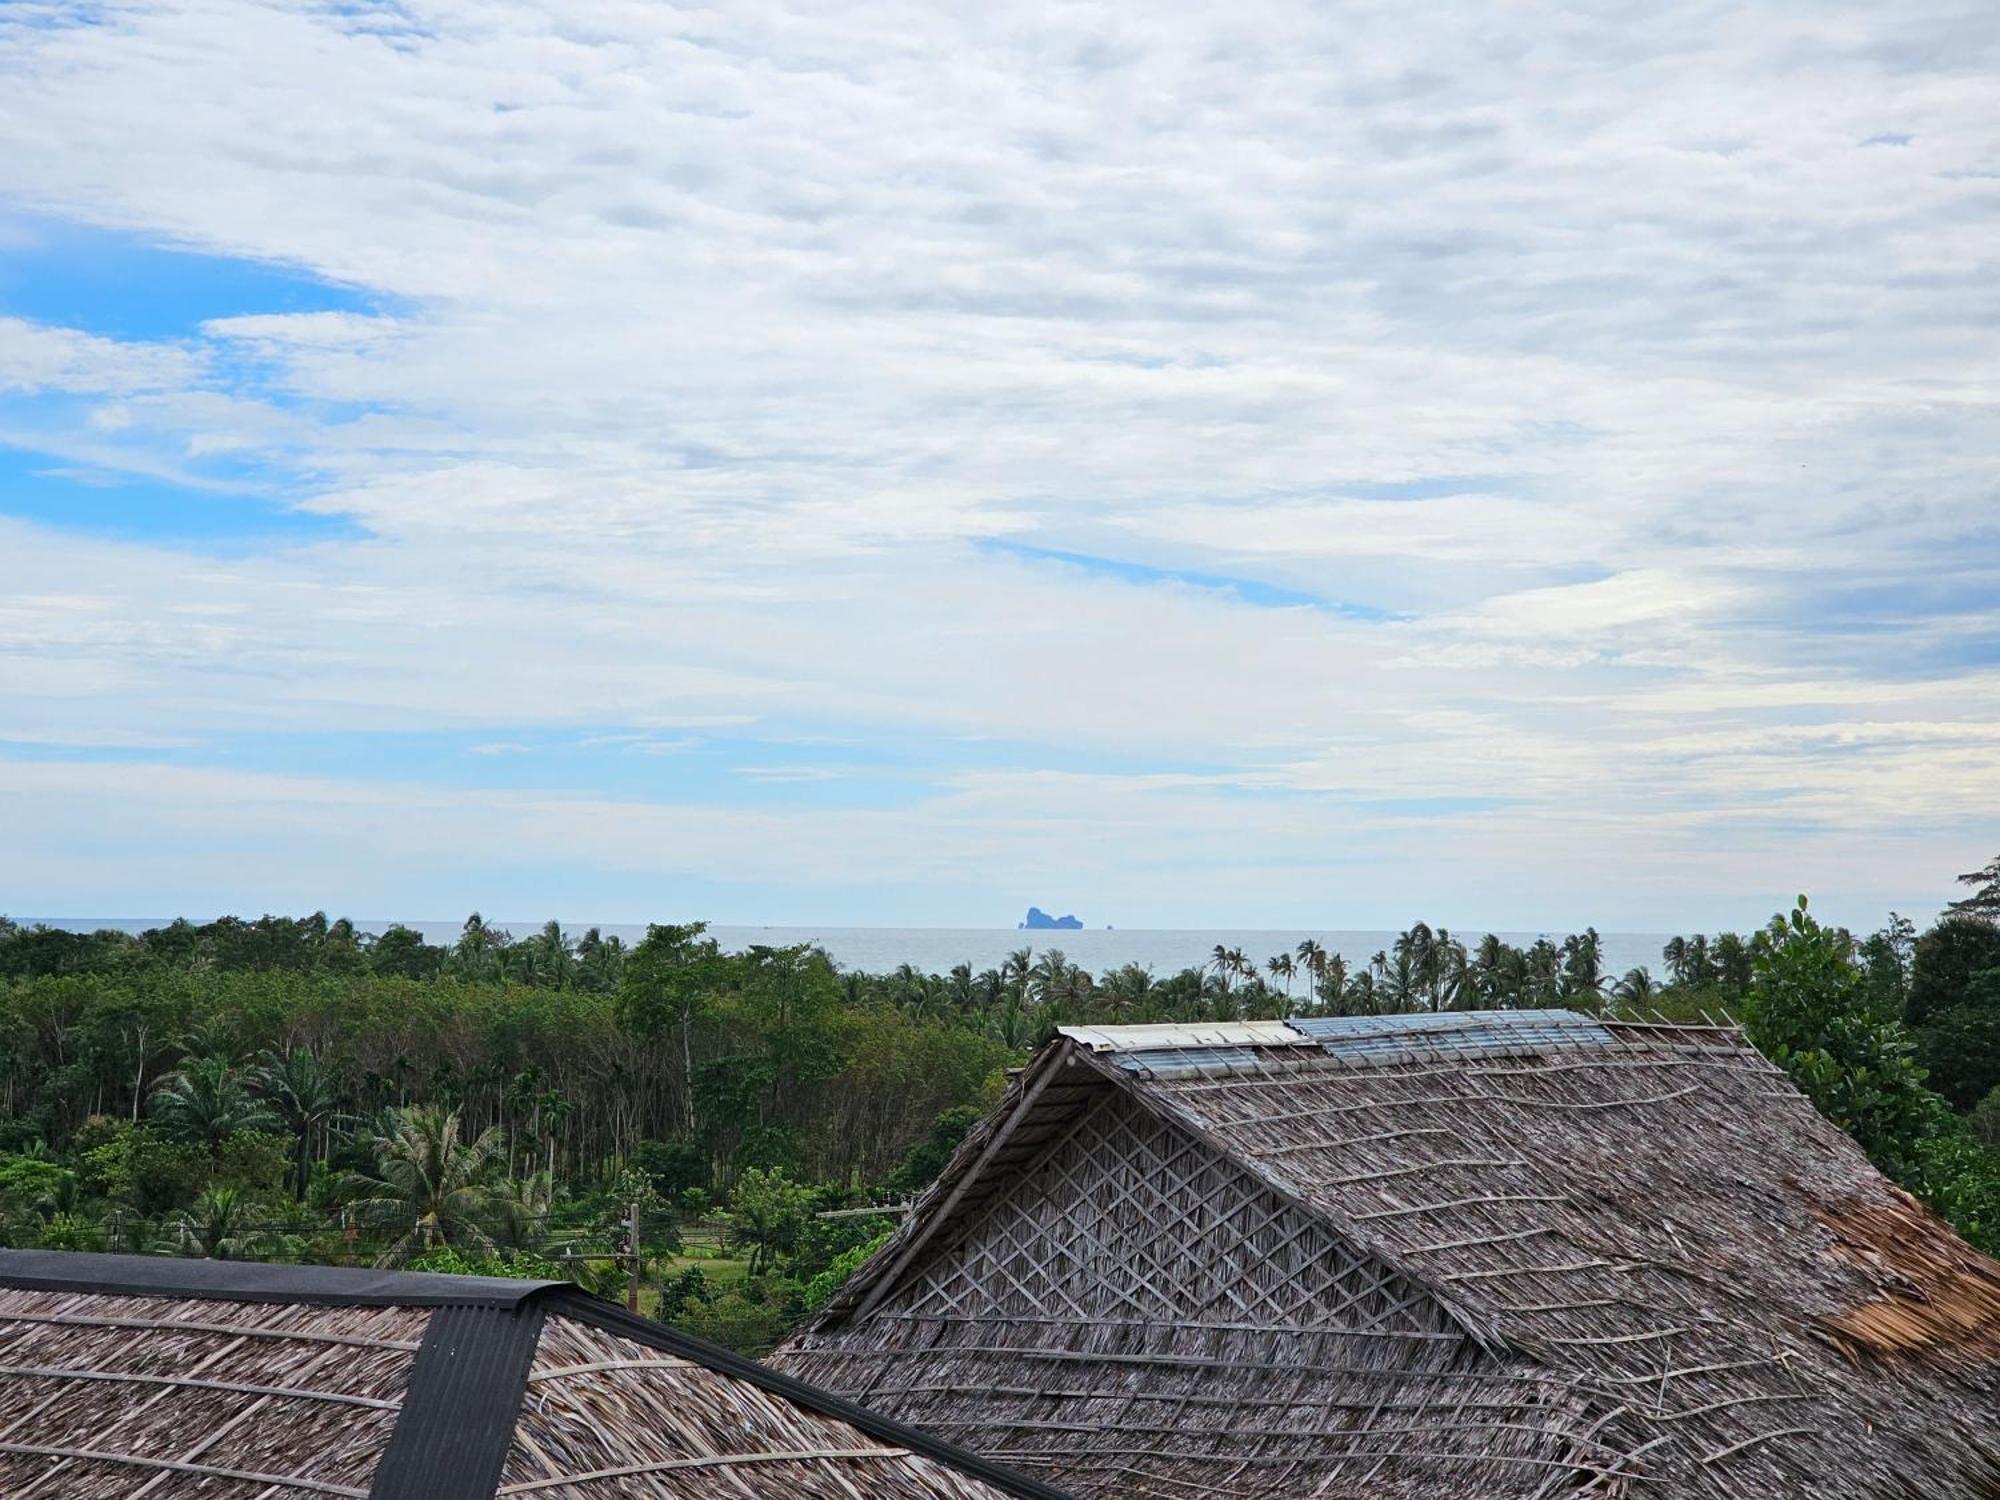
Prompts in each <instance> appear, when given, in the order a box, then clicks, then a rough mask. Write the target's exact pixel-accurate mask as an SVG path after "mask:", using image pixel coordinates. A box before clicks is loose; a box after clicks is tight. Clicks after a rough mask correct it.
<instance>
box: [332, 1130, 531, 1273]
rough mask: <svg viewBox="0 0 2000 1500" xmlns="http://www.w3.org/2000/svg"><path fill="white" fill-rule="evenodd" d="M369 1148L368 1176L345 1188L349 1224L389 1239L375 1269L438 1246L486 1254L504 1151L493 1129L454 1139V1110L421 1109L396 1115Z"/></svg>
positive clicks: (358, 1175)
mask: <svg viewBox="0 0 2000 1500" xmlns="http://www.w3.org/2000/svg"><path fill="white" fill-rule="evenodd" d="M386 1124H387V1127H388V1128H387V1129H386V1131H385V1132H384V1133H383V1134H381V1135H378V1136H376V1138H375V1139H374V1141H373V1142H372V1143H371V1144H372V1146H373V1149H374V1153H375V1170H374V1172H373V1173H372V1174H370V1173H366V1172H354V1173H350V1174H349V1175H348V1178H347V1181H346V1183H345V1184H344V1186H345V1188H346V1191H347V1192H348V1194H349V1195H350V1202H351V1204H352V1207H353V1210H354V1215H355V1218H356V1219H357V1220H358V1221H359V1222H361V1223H364V1224H369V1225H372V1226H374V1227H375V1228H377V1229H380V1230H383V1231H386V1232H391V1233H394V1234H395V1236H396V1237H395V1239H394V1240H392V1241H391V1242H390V1244H389V1246H388V1248H386V1249H385V1250H384V1251H383V1252H382V1254H381V1255H380V1257H378V1259H377V1262H376V1263H377V1264H378V1265H395V1264H397V1263H398V1262H401V1261H405V1260H409V1259H411V1258H412V1257H414V1256H418V1255H422V1254H425V1253H426V1252H428V1251H431V1250H436V1249H439V1248H441V1247H444V1246H451V1247H453V1248H457V1249H471V1250H474V1251H479V1252H485V1253H490V1252H491V1251H492V1249H493V1237H492V1236H491V1235H490V1234H488V1233H487V1231H486V1224H487V1221H488V1220H489V1219H490V1218H491V1217H492V1215H493V1212H494V1200H495V1197H496V1189H497V1184H496V1183H495V1181H494V1179H495V1177H496V1176H497V1175H498V1174H497V1172H496V1170H495V1169H496V1167H497V1166H498V1164H499V1162H500V1160H501V1158H502V1155H503V1153H504V1151H505V1147H504V1146H503V1145H502V1143H501V1138H500V1131H499V1129H498V1128H497V1127H495V1128H493V1129H490V1130H487V1131H485V1132H483V1133H482V1134H481V1135H480V1136H479V1137H478V1138H477V1139H475V1140H472V1141H465V1140H462V1139H460V1135H459V1121H458V1112H457V1111H456V1110H453V1111H451V1112H450V1113H446V1112H445V1111H444V1110H441V1109H433V1108H429V1107H426V1106H422V1105H417V1106H412V1107H411V1108H408V1109H399V1110H394V1111H392V1112H391V1113H390V1116H389V1119H388V1120H387V1121H386Z"/></svg>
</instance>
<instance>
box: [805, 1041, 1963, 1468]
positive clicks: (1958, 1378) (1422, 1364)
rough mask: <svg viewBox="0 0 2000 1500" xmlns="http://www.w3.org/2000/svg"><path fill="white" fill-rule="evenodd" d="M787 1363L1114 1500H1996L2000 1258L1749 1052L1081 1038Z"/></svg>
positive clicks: (925, 1202) (995, 1121) (1733, 1044)
mask: <svg viewBox="0 0 2000 1500" xmlns="http://www.w3.org/2000/svg"><path fill="white" fill-rule="evenodd" d="M776 1362H777V1363H779V1364H780V1365H781V1366H782V1367H784V1368H786V1369H789V1370H792V1371H794V1372H796V1373H798V1374H800V1375H802V1376H804V1377H805V1378H808V1379H812V1380H815V1381H818V1382H820V1383H822V1384H825V1385H827V1386H830V1387H831V1388H833V1389H835V1390H838V1391H841V1392H843V1393H845V1394H847V1395H850V1396H852V1397H853V1398H854V1399H856V1400H861V1401H866V1402H868V1403H869V1404H871V1405H873V1406H876V1407H878V1408H880V1409H881V1410H884V1411H888V1412H892V1413H894V1414H896V1415H897V1416H899V1417H900V1418H902V1419H904V1420H907V1421H910V1422H913V1423H917V1424H920V1425H922V1426H924V1427H926V1428H927V1429H929V1430H932V1431H936V1432H938V1433H940V1434H941V1435H944V1436H947V1437H949V1438H952V1439H954V1440H955V1441H958V1442H960V1443H962V1444H964V1445H966V1446H968V1447H971V1448H974V1449H976V1450H977V1451H979V1452H982V1453H985V1454H987V1455H988V1456H990V1457H993V1458H996V1459H1000V1460H1003V1461H1005V1462H1008V1463H1010V1464H1013V1465H1015V1466H1018V1467H1022V1468H1026V1469H1028V1470H1030V1471H1031V1472H1034V1473H1038V1474H1042V1475H1046V1476H1047V1477H1049V1478H1050V1479H1051V1480H1052V1481H1054V1482H1056V1483H1059V1484H1061V1485H1062V1486H1063V1487H1064V1488H1066V1489H1069V1490H1070V1491H1071V1492H1072V1493H1074V1494H1077V1495H1080V1496H1111V1495H1120V1496H1124V1495H1143V1496H1194V1495H1215V1496H1239V1497H1258V1496H1279V1495H1283V1496H1316V1497H1324V1500H1336V1497H1357V1500H1358V1497H1371V1500H1380V1497H1412V1500H1414V1497H1424V1500H1438V1497H1472V1496H1478V1497H1520V1500H1530V1497H1532V1500H1553V1497H1568V1496H1579V1497H1580V1496H1585V1495H1589V1496H1598V1497H1608V1496H1632V1497H1642V1496H1644V1497H1663V1500H1664V1497H1690V1500H1692V1497H1722V1496H1753V1495H1754V1496H1778V1495H1784V1496H1816V1497H1817V1496H1825V1497H1854V1500H1859V1497H1891V1496H1893V1497H1898V1500H1913V1497H1918V1496H1923V1497H1931V1500H1959V1497H1964V1500H1975V1497H1978V1500H1992V1497H1995V1496H2000V1264H1996V1263H1995V1262H1993V1261H1991V1260H1988V1259H1986V1258H1985V1257H1983V1256H1981V1255H1980V1254H1978V1253H1977V1252H1975V1251H1973V1250H1972V1249H1971V1248H1969V1247H1968V1246H1967V1245H1966V1244H1964V1242H1962V1241H1961V1240H1959V1239H1958V1238H1957V1237H1956V1236H1955V1235H1953V1234H1952V1232H1951V1231H1950V1230H1949V1229H1948V1228H1947V1227H1946V1226H1945V1225H1944V1224H1942V1223H1941V1222H1940V1221H1939V1220H1938V1219H1936V1218H1935V1217H1934V1216H1932V1215H1931V1214H1930V1213H1928V1212H1927V1211H1926V1210H1924V1209H1923V1208H1922V1207H1920V1206H1919V1205H1918V1204H1917V1203H1916V1202H1915V1201H1914V1200H1913V1199H1911V1198H1910V1197H1908V1196H1907V1195H1906V1194H1904V1193H1903V1192H1901V1191H1900V1190H1898V1189H1897V1188H1895V1187H1894V1186H1892V1185H1891V1184H1890V1183H1889V1182H1887V1181H1886V1180H1885V1179H1883V1178H1882V1177H1881V1176H1880V1175H1879V1174H1878V1173H1877V1172H1876V1171H1875V1170H1874V1169H1873V1168H1872V1167H1871V1166H1870V1165H1869V1163H1868V1161H1867V1160H1866V1159H1865V1158H1864V1157H1863V1155H1862V1154H1861V1152H1860V1151H1859V1150H1857V1149H1856V1147H1855V1146H1854V1145H1853V1143H1852V1142H1851V1141H1850V1140H1849V1139H1848V1138H1847V1137H1846V1136H1845V1135H1844V1134H1842V1132H1841V1131H1839V1130H1838V1129H1836V1128H1835V1127H1834V1126H1832V1125H1831V1124H1829V1123H1828V1122H1827V1121H1826V1120H1824V1119H1822V1118H1821V1117H1820V1116H1819V1114H1818V1113H1817V1112H1816V1111H1815V1110H1814V1109H1813V1107H1812V1105H1811V1104H1810V1103H1809V1102H1808V1101H1807V1100H1806V1099H1805V1098H1804V1097H1803V1096H1802V1095H1800V1094H1799V1092H1798V1091H1797V1090H1796V1089H1795V1088H1793V1087H1792V1085H1791V1083H1790V1081H1789V1080H1788V1079H1787V1077H1786V1076H1785V1075H1784V1074H1783V1073H1782V1072H1780V1071H1779V1070H1778V1069H1776V1068H1775V1067H1773V1066H1772V1065H1771V1064H1770V1063H1769V1062H1767V1061H1766V1060H1765V1059H1764V1058H1763V1057H1762V1056H1760V1055H1759V1054H1758V1053H1757V1052H1756V1050H1755V1049H1754V1048H1752V1047H1751V1046H1750V1045H1749V1044H1748V1043H1747V1042H1746V1041H1745V1040H1744V1038H1743V1037H1742V1036H1741V1034H1740V1033H1739V1032H1737V1031H1736V1030H1734V1029H1733V1028H1728V1027H1705V1026H1669V1025H1664V1024H1658V1025H1656V1024H1638V1023H1631V1022H1612V1021H1602V1022H1600V1021H1598V1020H1595V1019H1592V1018H1589V1017H1585V1016H1581V1015H1577V1014H1573V1013H1570V1012H1565V1011H1543V1012H1534V1011H1523V1012H1484V1013H1482V1012H1472V1013H1461V1014H1446V1015H1422V1016H1388V1017H1341V1018H1318V1019H1302V1020H1296V1021H1293V1022H1290V1023H1288V1024H1287V1023H1274V1022H1266V1023H1252V1024H1246V1025H1218V1026H1195V1027H1099V1028H1082V1027H1079V1028H1070V1029H1068V1030H1066V1031H1065V1032H1064V1034H1063V1035H1062V1036H1061V1037H1060V1038H1059V1039H1057V1040H1056V1041H1054V1042H1052V1043H1051V1044H1050V1045H1049V1046H1048V1047H1047V1048H1045V1049H1044V1050H1043V1051H1042V1052H1041V1054H1040V1055H1039V1056H1038V1057H1037V1058H1036V1059H1035V1061H1034V1062H1033V1064H1032V1065H1031V1066H1030V1067H1029V1068H1028V1069H1027V1070H1026V1071H1025V1072H1024V1073H1023V1074H1021V1075H1020V1076H1019V1077H1018V1078H1016V1079H1015V1081H1014V1082H1013V1084H1012V1085H1011V1086H1010V1088H1009V1090H1008V1092H1007V1094H1006V1096H1005V1097H1004V1098H1003V1100H1002V1101H1001V1103H1000V1105H999V1107H998V1108H997V1110H996V1111H995V1112H994V1113H993V1115H992V1116H991V1117H989V1118H988V1119H987V1120H986V1121H985V1122H984V1123H983V1125H982V1126H981V1127H980V1128H979V1129H978V1130H976V1131H975V1132H974V1133H973V1135H972V1136H971V1137H970V1138H969V1139H968V1140H967V1141H966V1142H965V1144H964V1146H963V1147H962V1148H961V1149H960V1151H959V1152H958V1153H957V1155H956V1156H955V1157H954V1159H953V1160H952V1162H951V1164H950V1165H949V1167H948V1168H947V1169H946V1171H945V1173H944V1174H943V1176H942V1177H941V1178H940V1179H939V1180H938V1182H937V1183H936V1184H935V1185H934V1186H932V1187H931V1188H930V1189H929V1190H928V1191H927V1193H926V1194H925V1195H924V1197H923V1198H922V1199H920V1200H919V1202H918V1204H917V1205H916V1208H915V1210H914V1211H913V1213H912V1214H911V1215H910V1217H909V1219H908V1220H907V1221H906V1222H905V1223H904V1225H903V1226H902V1227H901V1228H900V1229H899V1230H898V1232H897V1233H896V1235H895V1236H894V1237H892V1238H891V1239H890V1240H889V1242H888V1243H887V1244H886V1245H885V1246H884V1247H883V1249H882V1250H881V1251H880V1252H879V1253H877V1254H876V1255H875V1256H874V1257H873V1258H872V1259H870V1260H869V1261H868V1262H867V1263H866V1264H865V1265H864V1266H863V1267H862V1268H861V1270H860V1271H859V1272H857V1274H856V1275H855V1277H854V1278H853V1279H852V1280H851V1281H850V1282H849V1283H848V1284H847V1286H846V1287H844V1288H843V1289H842V1291H841V1292H840V1293H839V1294H838V1295H837V1296H836V1297H835V1298H834V1300H833V1301H832V1302H831V1303H829V1305H828V1306H827V1308H826V1309H825V1310H824V1311H823V1313H822V1314H821V1315H820V1316H819V1317H818V1319H817V1320H816V1321H815V1322H814V1323H812V1324H811V1325H809V1326H808V1327H807V1328H806V1329H805V1330H804V1331H802V1333H801V1334H800V1335H799V1336H797V1337H796V1338H795V1339H794V1340H793V1341H792V1342H791V1343H790V1344H788V1345H787V1346H786V1347H784V1348H783V1349H781V1350H780V1351H779V1353H778V1355H777V1356H776Z"/></svg>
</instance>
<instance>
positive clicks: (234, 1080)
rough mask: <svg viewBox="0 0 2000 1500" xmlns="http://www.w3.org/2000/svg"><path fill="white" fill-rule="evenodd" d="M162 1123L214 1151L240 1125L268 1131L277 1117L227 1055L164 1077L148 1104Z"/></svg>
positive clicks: (192, 1063) (195, 1061)
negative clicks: (232, 1064) (254, 1092)
mask: <svg viewBox="0 0 2000 1500" xmlns="http://www.w3.org/2000/svg"><path fill="white" fill-rule="evenodd" d="M146 1108H147V1112H148V1113H149V1114H151V1116H152V1117H153V1119H154V1120H155V1121H156V1122H157V1123H158V1124H159V1126H160V1127H161V1128H162V1129H163V1130H165V1131H167V1132H168V1133H169V1134H171V1135H176V1136H179V1137H180V1138H181V1139H182V1140H185V1141H193V1142H195V1143H197V1144H199V1145H203V1146H206V1147H208V1149H209V1150H210V1151H214V1150H216V1149H217V1148H218V1147H220V1146H221V1144H222V1142H223V1141H224V1140H225V1139H226V1138H227V1137H229V1136H232V1135H234V1134H235V1133H236V1132H237V1131H239V1130H270V1129H273V1128H275V1127H276V1126H277V1124H278V1117H277V1115H276V1114H274V1113H273V1112H272V1110H271V1108H270V1106H268V1105H267V1104H265V1103H264V1101H263V1100H261V1099H259V1098H258V1097H257V1096H256V1095H255V1094H253V1093H252V1092H251V1091H250V1085H249V1080H248V1079H246V1078H245V1077H244V1075H243V1074H242V1073H241V1072H240V1071H239V1070H238V1069H236V1068H235V1067H233V1066H231V1065H230V1062H229V1059H228V1058H226V1057H197V1058H195V1059H193V1060H192V1061H190V1062H187V1063H183V1064H182V1065H181V1067H180V1068H179V1069H178V1070H176V1071H175V1072H172V1073H169V1074H168V1075H167V1076H166V1077H165V1078H163V1079H162V1080H160V1085H159V1087H158V1088H156V1089H154V1090H153V1094H152V1097H151V1098H150V1099H149V1100H147V1103H146Z"/></svg>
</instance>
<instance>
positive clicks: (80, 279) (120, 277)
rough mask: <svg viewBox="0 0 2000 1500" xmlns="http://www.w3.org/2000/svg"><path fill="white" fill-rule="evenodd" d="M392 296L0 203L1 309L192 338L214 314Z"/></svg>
mask: <svg viewBox="0 0 2000 1500" xmlns="http://www.w3.org/2000/svg"><path fill="white" fill-rule="evenodd" d="M386 301H387V299H385V298H382V297H380V296H377V295H374V294H372V293H369V292H365V291H362V290H360V289H358V288H353V287H343V286H337V285H335V284H333V283H331V282H327V281H323V280H320V279H319V278H318V277H315V276H312V275H309V274H307V273H306V272H304V271H299V270H295V269H291V268H289V267H285V266H279V265H273V264H270V263H267V262H263V261H255V260H241V259H236V258H233V257H230V256H221V255H204V254H201V253H198V252H196V251H192V250H186V249H176V248H173V247H170V246H166V245H163V244H160V243H159V242H158V241H156V240H152V239H148V238H146V237H145V236H142V235H136V234H128V233H125V232H123V231H120V230H112V229H96V228H92V227H90V226H88V225H82V224H69V223H62V222H59V221H57V220H53V219H48V218H43V217H39V216H32V215H25V214H21V213H13V212H8V211H6V210H4V209H0V315H5V316H10V317H16V318H25V319H27V320H28V321H30V322H34V323H48V324H54V325H58V326H61V327H65V328H81V329H83V330H85V331H86V332H89V333H94V334H98V335H100V336H102V337H104V338H113V339H127V340H161V339H179V338H189V337H192V336H194V335H195V334H196V333H197V332H198V331H199V330H200V326H201V324H202V323H204V322H206V321H207V320H208V319H210V318H228V317H237V316H241V315H244V314H248V313H311V312H361V313H374V312H379V311H382V310H383V308H384V306H385V303H386Z"/></svg>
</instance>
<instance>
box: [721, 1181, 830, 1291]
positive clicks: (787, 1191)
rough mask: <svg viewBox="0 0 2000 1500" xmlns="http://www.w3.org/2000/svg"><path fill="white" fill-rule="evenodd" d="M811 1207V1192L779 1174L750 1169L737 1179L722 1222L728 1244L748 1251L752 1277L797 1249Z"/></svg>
mask: <svg viewBox="0 0 2000 1500" xmlns="http://www.w3.org/2000/svg"><path fill="white" fill-rule="evenodd" d="M811 1208H812V1190H811V1189H810V1188H806V1187H802V1186H800V1185H799V1184H798V1183H796V1182H793V1181H792V1180H791V1178H789V1177H787V1176H786V1175H785V1174H784V1173H783V1172H766V1171H764V1170H762V1169H761V1168H757V1167H752V1168H751V1169H750V1170H749V1171H747V1172H745V1173H743V1175H742V1176H741V1177H739V1178H737V1180H736V1190H735V1191H734V1192H732V1193H731V1194H730V1195H729V1207H728V1209H727V1210H726V1211H725V1212H724V1213H723V1220H724V1222H725V1223H727V1224H728V1226H729V1242H730V1243H731V1244H732V1245H734V1246H736V1247H738V1248H744V1249H748V1250H749V1252H750V1274H751V1275H752V1276H757V1275H761V1274H762V1273H763V1272H765V1271H768V1270H769V1269H770V1268H771V1266H772V1264H773V1263H774V1262H775V1261H776V1260H777V1258H778V1257H779V1256H780V1255H785V1254H789V1253H790V1252H791V1251H792V1250H793V1249H795V1248H796V1247H797V1245H798V1242H799V1236H800V1235H801V1234H803V1233H804V1231H805V1227H806V1216H807V1214H808V1213H810V1212H811Z"/></svg>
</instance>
